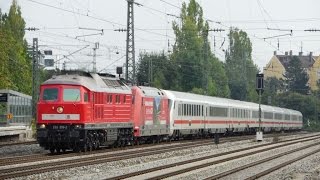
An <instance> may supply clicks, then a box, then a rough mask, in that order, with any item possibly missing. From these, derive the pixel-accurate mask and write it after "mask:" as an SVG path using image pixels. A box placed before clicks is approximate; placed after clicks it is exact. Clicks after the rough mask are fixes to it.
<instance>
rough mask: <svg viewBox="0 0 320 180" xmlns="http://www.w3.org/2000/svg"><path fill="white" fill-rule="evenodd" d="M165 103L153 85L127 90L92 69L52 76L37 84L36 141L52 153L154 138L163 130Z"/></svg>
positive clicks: (166, 117)
mask: <svg viewBox="0 0 320 180" xmlns="http://www.w3.org/2000/svg"><path fill="white" fill-rule="evenodd" d="M167 106H168V99H166V98H165V97H164V94H163V93H161V91H160V90H158V89H156V88H150V89H149V90H148V91H145V90H143V89H141V88H138V87H134V88H133V89H132V90H131V88H129V87H128V86H126V85H125V84H124V83H122V82H121V81H120V80H118V79H116V78H110V77H105V76H101V75H98V74H92V73H83V74H82V75H77V74H74V75H59V76H54V77H52V78H51V79H49V80H47V81H45V82H44V83H43V84H42V85H41V88H40V99H39V102H38V107H37V108H38V121H37V140H38V142H39V144H40V146H42V147H44V148H45V149H48V150H50V151H51V152H52V153H53V152H55V151H56V152H60V151H65V150H67V149H72V150H74V151H80V150H83V151H87V150H92V149H96V148H98V147H99V146H106V145H114V146H124V145H126V144H132V143H137V142H141V141H153V140H160V138H163V136H162V135H165V134H168V133H169V127H168V123H169V122H168V113H167V110H168V108H167ZM145 122H146V123H145Z"/></svg>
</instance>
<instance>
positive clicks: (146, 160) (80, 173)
mask: <svg viewBox="0 0 320 180" xmlns="http://www.w3.org/2000/svg"><path fill="white" fill-rule="evenodd" d="M309 135H310V134H309ZM301 136H304V135H296V136H287V137H280V140H285V139H294V138H296V137H301ZM271 141H272V138H265V139H264V141H263V142H259V143H258V142H255V141H254V140H245V141H239V142H228V143H223V144H220V145H219V146H218V147H217V146H216V145H208V146H200V147H195V148H190V149H184V150H179V151H172V152H167V153H162V154H158V155H152V156H146V157H137V158H133V159H129V160H121V161H116V162H109V163H104V164H97V165H90V166H85V167H78V168H72V169H66V170H59V171H55V172H46V173H42V174H35V175H31V176H28V177H21V178H17V179H75V180H79V179H103V178H108V177H109V178H110V177H114V176H118V175H122V174H127V173H130V172H135V171H140V170H144V169H149V168H151V167H157V166H161V165H166V164H171V163H174V162H180V161H185V160H188V159H194V158H198V157H203V156H207V155H209V154H216V153H221V152H228V151H231V150H235V149H240V148H245V147H250V146H255V145H258V144H265V143H268V142H271ZM306 144H307V142H306V143H300V144H299V145H295V146H288V147H284V148H280V149H276V150H272V151H269V152H268V153H260V154H257V155H253V156H252V157H247V158H243V159H241V160H235V161H232V162H227V163H224V164H221V165H219V166H211V167H208V169H201V170H198V171H194V172H191V173H189V174H188V173H186V174H183V175H180V176H177V177H173V179H177V178H178V179H202V178H205V177H208V176H209V175H213V174H215V173H220V172H222V171H226V170H228V169H231V168H232V167H236V166H241V165H243V164H244V163H249V162H253V161H256V160H258V159H261V158H262V157H267V154H271V155H274V154H276V153H281V152H284V151H286V150H290V149H293V148H297V147H300V146H304V145H306ZM270 152H272V153H270ZM318 156H320V155H318ZM319 159H320V157H318V160H319ZM299 162H300V161H299ZM301 162H302V161H301ZM318 163H319V161H318ZM231 165H232V166H231ZM318 165H319V164H318ZM314 167H315V166H314ZM213 171H214V172H213ZM206 172H207V173H206ZM302 172H303V171H302ZM297 173H299V172H298V171H297ZM316 173H317V170H316V169H315V170H314V172H313V174H316ZM280 174H281V173H280ZM282 175H283V174H282ZM270 176H271V175H270ZM272 176H274V177H278V176H279V175H278V174H275V175H272ZM288 177H289V176H288Z"/></svg>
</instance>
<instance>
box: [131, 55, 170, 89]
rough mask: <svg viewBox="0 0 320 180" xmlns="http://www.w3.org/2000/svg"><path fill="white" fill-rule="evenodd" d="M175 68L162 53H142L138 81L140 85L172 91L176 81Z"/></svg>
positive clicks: (138, 68)
mask: <svg viewBox="0 0 320 180" xmlns="http://www.w3.org/2000/svg"><path fill="white" fill-rule="evenodd" d="M175 77H176V70H175V66H174V64H173V63H172V61H170V60H169V59H168V57H167V56H166V55H165V54H164V52H162V53H141V54H140V56H139V63H138V66H137V79H138V83H139V84H140V85H150V86H154V87H157V88H163V89H172V88H174V84H176V83H175V80H176V78H175Z"/></svg>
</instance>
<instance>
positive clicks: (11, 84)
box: [0, 0, 32, 94]
mask: <svg viewBox="0 0 320 180" xmlns="http://www.w3.org/2000/svg"><path fill="white" fill-rule="evenodd" d="M0 19H1V20H0V42H1V43H0V63H1V70H0V73H1V76H0V82H1V81H2V82H1V83H0V88H11V89H14V90H17V91H20V92H23V93H27V94H31V89H32V88H31V82H32V78H31V77H32V76H31V60H30V58H29V56H28V55H27V42H26V40H25V39H24V29H25V21H24V19H23V18H22V15H21V10H20V7H19V6H18V4H17V1H16V0H14V1H12V5H11V7H10V10H9V13H8V14H2V13H0Z"/></svg>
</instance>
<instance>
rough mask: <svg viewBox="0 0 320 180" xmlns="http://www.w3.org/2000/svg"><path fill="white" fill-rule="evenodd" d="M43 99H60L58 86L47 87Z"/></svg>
mask: <svg viewBox="0 0 320 180" xmlns="http://www.w3.org/2000/svg"><path fill="white" fill-rule="evenodd" d="M42 100H45V101H57V100H58V88H46V89H44V90H43V96H42Z"/></svg>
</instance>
